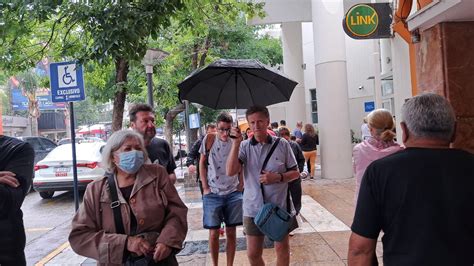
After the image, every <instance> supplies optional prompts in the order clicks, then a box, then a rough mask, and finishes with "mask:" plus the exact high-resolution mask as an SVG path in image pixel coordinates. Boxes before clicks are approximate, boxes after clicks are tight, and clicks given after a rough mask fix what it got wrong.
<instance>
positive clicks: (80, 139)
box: [58, 137, 84, 145]
mask: <svg viewBox="0 0 474 266" xmlns="http://www.w3.org/2000/svg"><path fill="white" fill-rule="evenodd" d="M83 140H84V138H83V137H76V143H81V142H82V141H83ZM70 143H71V139H70V138H62V139H60V140H59V141H58V145H64V144H70Z"/></svg>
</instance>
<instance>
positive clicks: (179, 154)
mask: <svg viewBox="0 0 474 266" xmlns="http://www.w3.org/2000/svg"><path fill="white" fill-rule="evenodd" d="M178 143H179V144H178V145H179V147H178V152H177V154H178V156H179V162H180V166H181V170H182V169H183V157H181V127H179V128H178Z"/></svg>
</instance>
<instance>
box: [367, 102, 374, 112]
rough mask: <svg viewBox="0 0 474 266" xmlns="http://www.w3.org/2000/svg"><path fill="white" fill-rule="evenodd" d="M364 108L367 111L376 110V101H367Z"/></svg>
mask: <svg viewBox="0 0 474 266" xmlns="http://www.w3.org/2000/svg"><path fill="white" fill-rule="evenodd" d="M364 109H365V111H366V112H372V111H373V110H375V102H365V103H364Z"/></svg>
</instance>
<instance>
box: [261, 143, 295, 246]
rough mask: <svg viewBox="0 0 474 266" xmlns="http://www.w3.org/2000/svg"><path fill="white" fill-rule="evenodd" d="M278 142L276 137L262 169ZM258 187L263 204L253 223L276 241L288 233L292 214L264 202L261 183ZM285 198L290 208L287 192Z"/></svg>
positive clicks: (263, 167)
mask: <svg viewBox="0 0 474 266" xmlns="http://www.w3.org/2000/svg"><path fill="white" fill-rule="evenodd" d="M279 142H280V138H277V139H276V140H275V143H274V144H273V146H272V148H271V149H270V151H269V152H268V154H267V157H266V158H265V161H264V162H263V166H262V171H263V170H264V169H265V166H266V165H267V163H268V160H269V159H270V157H271V156H272V154H273V151H274V150H275V148H276V146H278V143H279ZM260 189H261V190H262V199H263V203H264V204H263V206H262V207H261V208H260V210H259V211H258V213H257V215H256V216H255V218H254V223H255V225H256V226H257V227H258V229H259V230H260V231H261V232H262V233H263V234H265V235H266V236H267V237H268V238H269V239H270V240H272V241H278V242H279V241H282V240H283V238H285V236H286V235H287V234H288V231H289V228H290V225H291V222H292V216H291V214H289V212H287V211H285V210H283V209H281V208H280V207H278V206H277V205H276V204H273V203H265V196H264V191H263V184H260ZM286 200H287V202H286V203H287V208H290V202H289V197H288V192H287V197H286Z"/></svg>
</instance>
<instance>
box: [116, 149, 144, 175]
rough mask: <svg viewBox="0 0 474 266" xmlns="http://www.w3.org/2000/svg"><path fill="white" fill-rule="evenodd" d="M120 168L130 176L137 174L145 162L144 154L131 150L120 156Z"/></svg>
mask: <svg viewBox="0 0 474 266" xmlns="http://www.w3.org/2000/svg"><path fill="white" fill-rule="evenodd" d="M119 159H120V160H119V163H118V165H117V166H118V167H119V168H120V169H122V171H124V172H126V173H128V174H135V173H136V172H137V171H138V169H140V167H141V166H142V165H143V162H144V161H145V159H144V156H143V152H142V151H137V150H131V151H126V152H122V153H120V154H119Z"/></svg>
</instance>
